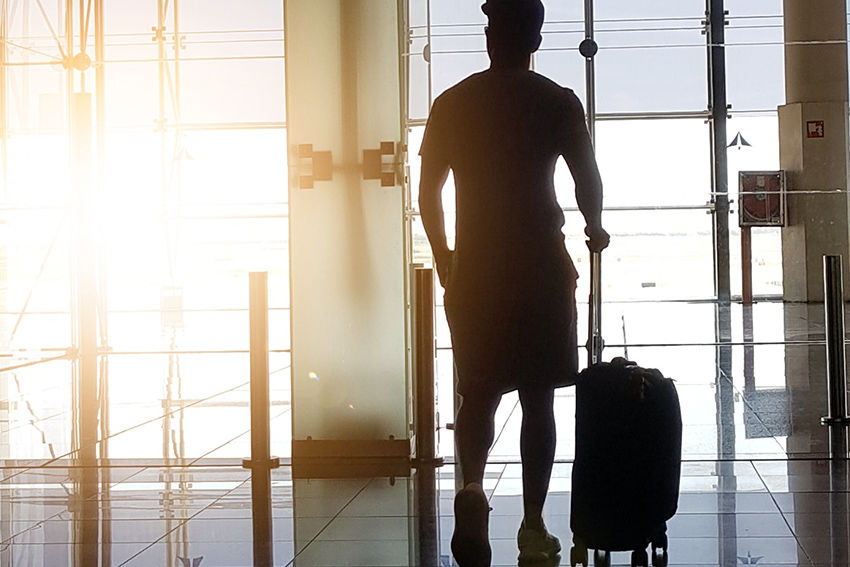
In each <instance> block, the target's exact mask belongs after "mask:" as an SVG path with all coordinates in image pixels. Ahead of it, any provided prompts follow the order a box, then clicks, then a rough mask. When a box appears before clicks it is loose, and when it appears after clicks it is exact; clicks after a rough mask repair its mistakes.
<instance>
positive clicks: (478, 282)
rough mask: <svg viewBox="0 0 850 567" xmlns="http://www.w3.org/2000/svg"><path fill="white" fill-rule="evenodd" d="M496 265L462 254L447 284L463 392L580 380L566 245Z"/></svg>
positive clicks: (571, 272) (573, 279) (502, 390)
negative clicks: (542, 254) (528, 258)
mask: <svg viewBox="0 0 850 567" xmlns="http://www.w3.org/2000/svg"><path fill="white" fill-rule="evenodd" d="M491 268H492V266H489V265H488V266H480V265H478V266H476V265H474V262H468V263H467V265H464V261H463V258H456V262H455V265H454V266H453V270H452V275H451V277H450V279H449V282H448V283H447V286H446V287H447V289H446V295H445V305H446V317H447V319H448V323H449V329H450V330H451V336H452V349H453V351H454V359H455V367H456V369H457V373H458V393H459V394H461V395H470V394H471V395H475V394H476V393H478V394H479V395H497V394H504V393H506V392H510V391H512V390H516V389H519V388H537V387H543V388H556V387H560V386H567V385H571V384H573V383H575V378H576V374H577V372H578V346H577V339H576V302H575V289H576V277H577V276H576V271H575V267H574V266H573V263H572V260H571V259H570V257H569V254H567V251H566V249H564V248H563V245H560V246H559V247H556V248H555V249H554V250H553V251H551V252H549V253H548V254H547V255H546V256H545V257H539V258H537V259H534V260H532V261H527V262H523V263H514V264H510V265H505V266H502V267H497V268H496V269H491Z"/></svg>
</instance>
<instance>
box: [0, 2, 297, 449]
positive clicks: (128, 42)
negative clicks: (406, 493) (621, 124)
mask: <svg viewBox="0 0 850 567" xmlns="http://www.w3.org/2000/svg"><path fill="white" fill-rule="evenodd" d="M66 4H67V3H65V2H61V1H57V0H52V1H44V2H27V1H24V2H4V3H2V6H3V7H4V8H5V10H6V13H4V14H2V21H3V25H2V29H0V34H2V35H3V38H2V39H3V43H2V52H3V56H2V62H3V63H4V64H5V65H4V66H3V71H4V74H3V82H2V84H0V86H2V87H3V88H2V89H0V90H2V99H0V103H2V104H0V106H2V115H3V116H4V118H5V119H4V120H3V121H2V122H0V127H2V141H3V146H2V194H1V195H0V199H2V201H0V211H2V217H0V230H2V239H0V241H2V243H3V246H2V248H0V254H2V258H1V260H2V264H0V266H2V267H0V278H2V282H0V283H1V284H2V287H0V312H2V315H0V351H2V352H0V356H2V358H0V367H2V368H10V370H8V371H5V372H2V374H0V389H2V392H0V394H5V395H2V396H0V397H2V398H3V399H4V400H7V399H8V400H10V403H9V404H8V405H6V404H4V407H3V409H2V416H0V420H2V431H3V438H2V446H0V458H49V457H62V456H63V455H67V454H69V453H70V451H72V450H73V449H76V448H78V447H77V446H76V445H75V443H76V442H74V441H71V440H72V439H73V438H75V437H74V435H73V434H74V427H75V426H74V419H73V417H74V411H75V407H74V405H75V404H74V400H72V398H73V395H74V394H73V392H74V388H73V384H74V379H79V377H78V376H76V375H75V374H76V371H75V363H74V362H73V361H74V359H75V356H74V354H75V349H76V348H77V347H78V346H79V331H80V329H79V328H78V317H77V315H78V313H77V309H78V305H77V299H76V298H77V295H78V293H79V292H80V285H79V282H80V281H81V280H80V271H81V270H85V269H86V268H85V266H94V270H96V274H95V280H96V288H97V289H96V293H95V295H94V300H95V301H96V304H97V306H96V309H97V321H98V328H97V331H96V332H97V343H98V352H99V355H100V356H99V361H100V362H99V365H98V366H99V376H98V389H99V393H100V395H99V410H98V411H99V414H100V415H99V417H100V423H101V427H102V434H103V435H104V436H105V437H106V438H107V440H108V441H107V442H106V443H103V444H101V446H100V454H101V456H107V455H108V456H110V457H112V458H123V457H133V458H142V457H165V458H185V459H194V458H199V457H219V456H227V457H242V456H245V455H247V454H248V452H249V451H248V446H249V437H248V434H247V433H248V428H249V420H248V390H247V381H248V373H249V364H248V355H247V349H248V315H247V306H248V277H247V274H248V272H249V271H267V272H269V276H270V279H269V281H270V285H269V290H270V298H269V304H270V306H271V312H270V333H271V336H270V347H271V349H272V350H273V351H274V352H273V353H272V356H271V369H272V372H273V374H272V389H273V399H274V407H273V408H272V409H273V411H272V416H273V417H274V418H275V421H274V423H273V426H272V430H273V431H274V434H275V439H274V440H273V442H274V443H275V451H276V453H277V454H285V452H286V451H287V450H288V447H289V444H288V439H289V433H288V430H289V418H288V415H287V412H288V410H289V375H288V368H289V353H288V350H289V336H288V335H289V312H288V307H289V275H288V256H287V254H288V253H287V240H288V237H287V234H288V219H287V215H288V207H287V184H286V176H287V163H286V155H287V152H286V132H285V99H284V62H283V53H284V49H283V7H282V3H281V2H279V1H270V0H259V1H255V2H251V3H250V6H248V5H242V4H239V3H233V2H223V1H219V0H213V1H210V0H171V1H170V2H169V1H165V0H160V1H157V0H146V1H144V2H139V1H135V0H133V1H129V0H119V1H111V2H94V3H92V2H88V3H84V4H83V8H84V12H83V13H82V14H81V13H79V11H78V10H79V9H80V6H78V5H77V3H72V4H73V5H74V6H73V12H72V13H70V14H69V13H68V12H66ZM81 4H82V3H81ZM101 30H102V31H101ZM101 50H102V51H101ZM87 59H90V60H91V65H88V64H87V61H86V60H87ZM68 61H73V64H74V65H75V68H74V69H73V70H71V69H70V68H69V65H68V64H67V62H68ZM74 93H90V94H91V95H92V98H93V102H92V105H91V112H92V119H91V121H90V122H88V121H87V122H85V123H83V122H82V121H81V122H79V123H76V122H75V123H74V124H73V127H72V124H71V122H72V121H71V120H70V119H69V110H68V109H69V105H70V101H71V99H72V97H73V94H74ZM73 129H83V130H77V134H78V135H77V137H76V138H73V137H72V136H73V134H74V133H73V132H72V130H73ZM85 129H90V130H91V133H92V135H91V136H88V135H87V133H86V132H85ZM81 131H82V132H83V133H82V134H79V132H81ZM72 139H76V140H80V139H82V140H84V142H83V143H84V144H85V143H88V141H89V140H90V142H91V157H92V159H91V162H90V163H88V162H87V163H86V164H85V168H86V169H87V170H88V171H89V172H90V177H91V180H92V183H91V184H90V187H89V189H90V190H92V191H94V193H95V196H94V205H93V207H92V209H93V210H91V211H89V213H87V215H85V216H83V215H80V214H78V212H77V211H76V209H75V208H74V204H75V203H76V202H77V199H79V198H80V195H79V193H80V188H79V186H78V185H75V183H74V181H73V177H72V166H75V167H81V166H80V164H72V163H71V161H70V158H69V155H72V150H73V149H74V148H72V142H71V140H72ZM75 143H79V142H75ZM89 165H90V168H89V167H88V166H89ZM83 218H88V219H90V223H91V224H92V225H93V230H92V231H91V232H92V234H93V235H94V250H95V251H96V252H95V254H96V259H95V260H94V261H93V263H87V262H86V261H85V259H83V258H81V257H80V254H78V253H77V247H76V244H77V243H78V242H79V234H80V231H81V230H83V228H82V227H81V224H85V223H81V220H80V219H83ZM56 356H60V357H62V356H64V358H62V359H60V360H58V361H54V362H45V363H42V364H34V365H32V366H26V367H21V368H17V367H20V366H21V365H24V364H30V363H38V362H39V361H42V360H45V359H51V358H53V357H56ZM69 361H71V362H69ZM72 378H73V379H72ZM210 431H215V435H210ZM32 437H40V438H43V439H44V442H43V443H27V442H18V440H20V439H26V438H32ZM234 439H235V440H236V442H232V443H229V444H228V442H230V441H231V440H234ZM224 444H227V449H226V450H225V451H224V452H222V451H221V450H219V449H218V447H219V446H221V445H224Z"/></svg>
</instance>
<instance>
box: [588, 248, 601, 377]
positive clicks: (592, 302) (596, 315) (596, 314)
mask: <svg viewBox="0 0 850 567" xmlns="http://www.w3.org/2000/svg"><path fill="white" fill-rule="evenodd" d="M588 312H589V314H588V330H587V366H588V367H590V366H593V365H594V364H596V363H598V362H601V361H602V348H603V346H604V343H603V341H602V253H601V252H591V253H590V297H589V299H588Z"/></svg>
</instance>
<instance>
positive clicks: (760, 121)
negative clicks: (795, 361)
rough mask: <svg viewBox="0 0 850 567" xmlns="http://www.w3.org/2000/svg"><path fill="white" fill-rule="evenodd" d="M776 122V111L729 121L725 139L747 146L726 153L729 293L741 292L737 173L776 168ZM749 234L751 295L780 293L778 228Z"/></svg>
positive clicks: (777, 141)
mask: <svg viewBox="0 0 850 567" xmlns="http://www.w3.org/2000/svg"><path fill="white" fill-rule="evenodd" d="M778 132H779V119H778V116H777V114H776V112H772V113H770V114H768V115H765V116H736V117H735V118H734V119H732V120H730V121H729V124H728V133H729V137H730V139H731V138H734V137H735V136H736V135H737V134H738V133H740V134H741V136H742V137H743V138H744V139H745V140H746V141H747V143H748V144H750V145H748V146H744V145H737V146H734V147H731V148H729V150H728V151H727V152H726V155H727V158H728V162H727V163H728V167H729V192H730V198H731V199H733V200H734V201H735V202H734V203H733V204H732V209H733V211H734V214H733V215H732V216H730V217H729V226H730V230H729V248H730V262H731V274H730V276H731V290H732V294H733V295H737V294H740V293H741V276H742V274H741V229H740V228H739V227H738V219H739V217H738V203H739V202H740V198H739V197H738V190H739V189H738V173H739V172H741V171H776V170H778V169H779V137H778ZM751 234H752V259H753V262H752V269H753V274H752V277H753V293H754V294H755V295H777V294H781V293H782V242H781V238H780V231H779V229H778V228H775V229H774V228H754V229H753V230H752V232H751Z"/></svg>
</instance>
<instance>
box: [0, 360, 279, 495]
mask: <svg viewBox="0 0 850 567" xmlns="http://www.w3.org/2000/svg"><path fill="white" fill-rule="evenodd" d="M287 368H288V367H287ZM248 384H250V381H248V382H243V383H242V384H238V385H236V386H234V387H232V388H228V389H227V390H223V391H221V392H218V393H216V394H213V395H211V396H208V397H206V398H202V399H200V400H196V401H195V402H192V403H191V404H187V405H185V406H183V407H181V408H178V409H175V410H172V411H170V412H168V413H165V414H163V415H160V416H157V417H155V418H151V419H148V420H146V421H143V422H142V423H137V424H136V425H133V426H130V427H128V428H125V429H122V430H121V431H119V432H117V433H111V434H109V435H108V436H106V437H104V438H103V439H100V440H98V441H97V442H96V444H100V443H102V442H103V441H106V440H111V439H114V438H115V437H117V436H119V435H123V434H124V433H127V432H129V431H133V430H135V429H138V428H140V427H144V426H146V425H150V424H152V423H156V422H157V421H160V420H162V419H165V418H166V417H173V416H174V415H176V414H178V413H179V412H182V411H184V410H186V409H189V408H191V407H193V406H195V405H197V404H200V403H203V402H207V401H209V400H211V399H213V398H216V397H218V396H221V395H223V394H228V393H230V392H233V391H235V390H238V389H239V388H242V387H244V386H246V385H248ZM82 449H83V448H82V447H81V448H78V449H75V450H73V451H70V452H68V453H65V454H63V455H60V456H58V457H53V458H51V459H48V460H47V461H45V462H44V463H42V464H40V465H37V466H32V467H29V468H26V469H23V470H21V471H18V472H17V473H15V474H13V475H11V476H9V477H7V478H4V479H3V482H5V481H7V480H9V479H11V478H14V477H16V476H18V475H20V474H23V473H25V472H28V471H31V470H34V469H39V468H44V467H46V466H48V465H50V464H51V463H55V462H57V461H59V460H60V459H65V458H67V457H70V456H71V455H74V454H77V453H79V452H80V451H81V450H82Z"/></svg>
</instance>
